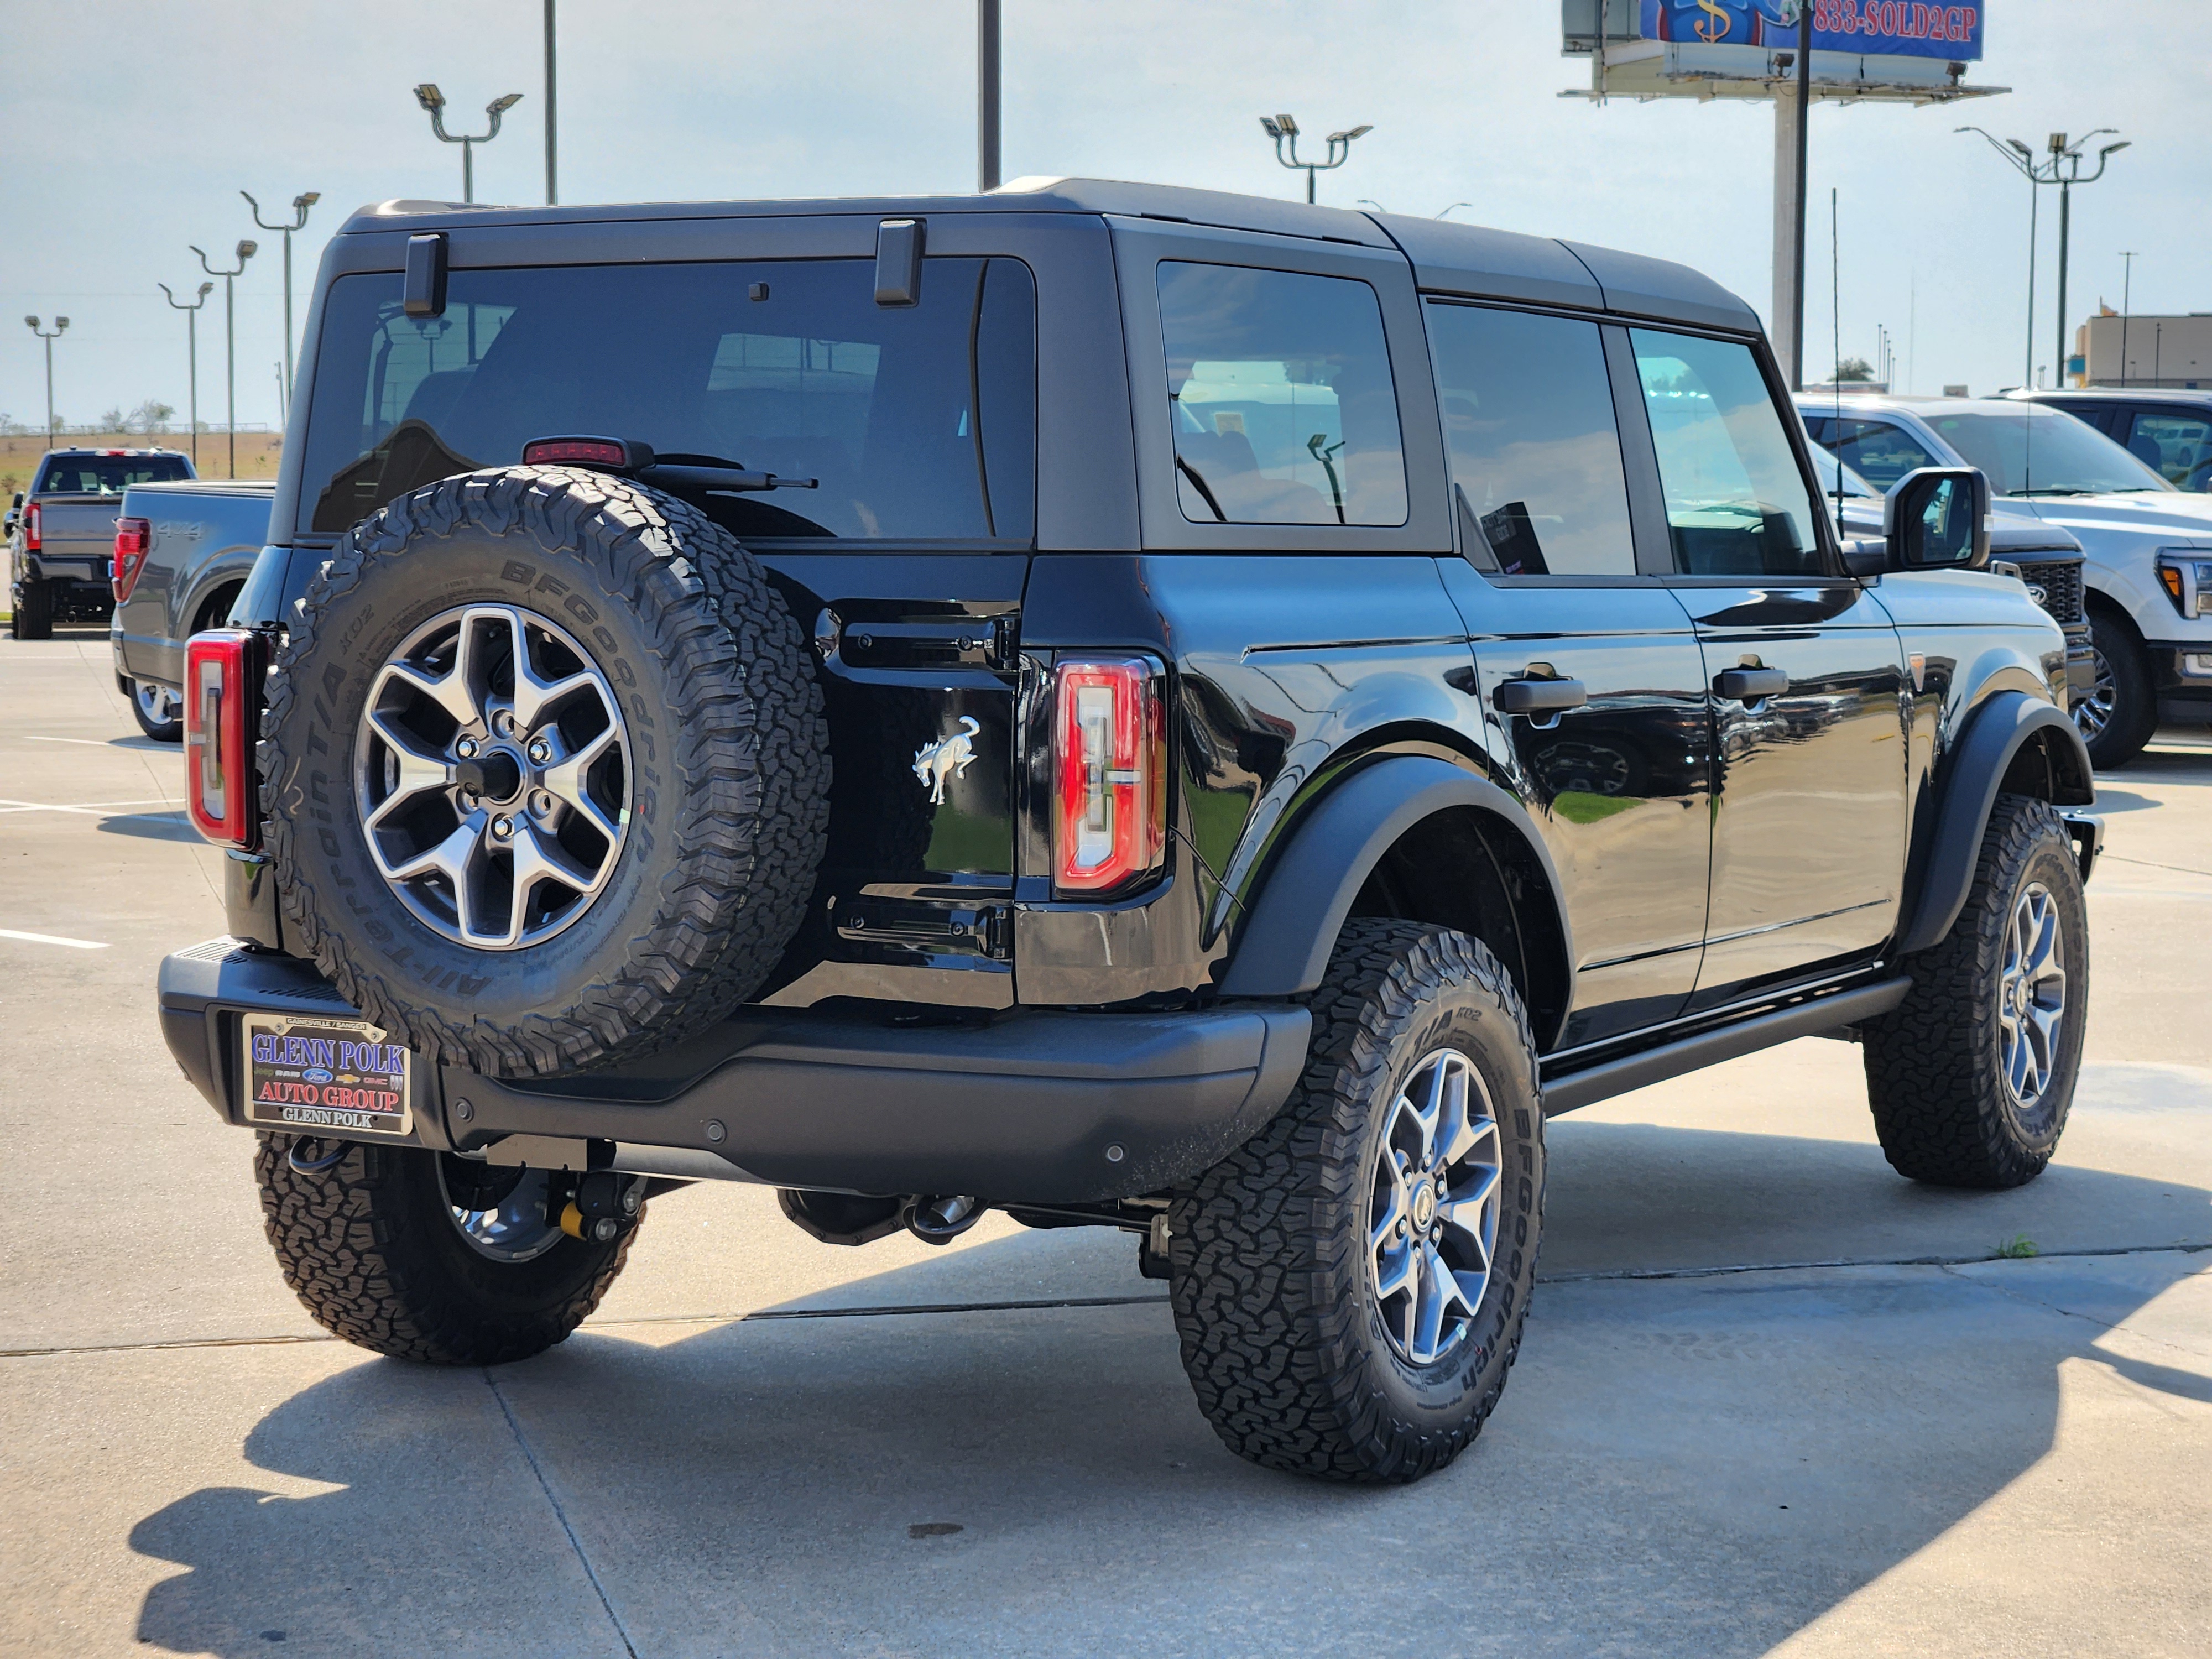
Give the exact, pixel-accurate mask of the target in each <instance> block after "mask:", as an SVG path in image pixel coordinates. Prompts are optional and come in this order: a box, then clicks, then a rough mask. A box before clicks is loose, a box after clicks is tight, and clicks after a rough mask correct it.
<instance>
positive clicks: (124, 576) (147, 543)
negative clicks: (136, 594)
mask: <svg viewBox="0 0 2212 1659" xmlns="http://www.w3.org/2000/svg"><path fill="white" fill-rule="evenodd" d="M153 550H154V526H153V524H152V523H151V522H150V521H149V520H145V519H118V520H116V521H115V568H114V571H113V573H112V574H111V575H110V576H109V578H108V583H107V585H108V586H110V587H112V588H113V589H114V590H115V602H116V604H118V605H120V604H122V603H123V601H124V600H125V599H129V598H130V597H131V589H132V588H134V587H136V586H138V573H139V572H140V571H142V570H143V569H144V568H146V556H147V554H149V553H150V552H152V551H153Z"/></svg>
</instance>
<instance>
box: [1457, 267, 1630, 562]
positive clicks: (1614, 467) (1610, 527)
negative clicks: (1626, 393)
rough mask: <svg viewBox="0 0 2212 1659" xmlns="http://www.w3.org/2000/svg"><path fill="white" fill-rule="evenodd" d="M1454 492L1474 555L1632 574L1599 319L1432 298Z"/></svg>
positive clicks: (1625, 493) (1624, 493)
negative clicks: (1593, 321)
mask: <svg viewBox="0 0 2212 1659" xmlns="http://www.w3.org/2000/svg"><path fill="white" fill-rule="evenodd" d="M1427 315H1428V324H1429V349H1430V351H1431V353H1432V354H1433V356H1434V357H1435V360H1436V372H1437V400H1438V402H1439V403H1440V404H1442V406H1443V422H1444V443H1445V446H1446V447H1447V449H1448V450H1449V453H1450V457H1451V475H1452V485H1453V495H1454V500H1455V504H1456V505H1457V506H1458V507H1459V511H1460V513H1461V526H1462V532H1464V533H1465V534H1466V536H1467V538H1468V543H1469V544H1470V550H1471V551H1473V552H1474V554H1475V556H1476V558H1477V562H1483V560H1482V558H1481V555H1482V554H1484V553H1485V552H1487V553H1488V554H1489V555H1490V556H1491V557H1490V562H1491V565H1492V568H1495V569H1496V570H1498V573H1499V574H1503V575H1509V576H1541V575H1553V576H1631V575H1633V574H1636V546H1635V541H1634V538H1633V537H1632V534H1631V533H1630V531H1629V527H1628V484H1627V481H1626V478H1625V477H1624V476H1623V475H1622V471H1621V465H1620V433H1619V431H1618V430H1617V429H1616V428H1615V427H1614V425H1613V385H1612V381H1611V380H1610V379H1609V378H1608V377H1607V374H1606V368H1605V345H1604V343H1603V341H1602V340H1601V338H1600V337H1599V335H1598V326H1597V325H1596V324H1595V323H1589V322H1580V321H1577V320H1574V319H1569V318H1565V317H1539V316H1534V315H1531V314H1529V313H1526V312H1517V311H1496V310H1492V309H1489V308H1487V307H1481V306H1468V305H1455V304H1452V303H1450V302H1449V301H1430V302H1429V306H1428V313H1427Z"/></svg>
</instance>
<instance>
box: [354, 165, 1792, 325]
mask: <svg viewBox="0 0 2212 1659" xmlns="http://www.w3.org/2000/svg"><path fill="white" fill-rule="evenodd" d="M932 213H936V214H954V213H962V214H964V213H1079V214H1091V215H1112V216H1123V217H1128V218H1153V219H1164V220H1170V221H1175V222H1183V223H1188V224H1194V225H1201V226H1210V227H1216V228H1221V229H1225V230H1241V231H1258V232H1261V233H1265V234H1273V235H1279V236H1302V237H1308V238H1312V239H1315V240H1324V241H1333V242H1349V243H1356V244H1358V245H1360V246H1368V247H1386V248H1387V247H1395V248H1396V249H1397V250H1398V251H1400V252H1402V253H1403V254H1404V255H1405V257H1406V258H1407V260H1409V261H1410V262H1411V263H1412V264H1413V271H1414V278H1415V281H1416V283H1418V284H1419V286H1420V287H1421V288H1423V289H1429V290H1431V291H1434V292H1439V293H1445V294H1458V295H1468V296H1469V297H1474V298H1482V299H1500V300H1516V301H1523V302H1526V303H1532V304H1539V305H1559V306H1573V307H1584V308H1587V309H1589V310H1592V311H1601V312H1610V313H1618V314H1620V315H1623V316H1629V317H1645V318H1652V319H1658V320H1662V321H1668V322H1678V323H1687V324H1691V325H1695V326H1700V327H1709V328H1720V329H1728V330H1732V331H1740V332H1746V333H1753V332H1757V331H1758V329H1759V318H1758V315H1757V313H1754V312H1753V310H1752V308H1751V307H1749V306H1747V305H1746V304H1745V303H1744V302H1743V301H1741V299H1739V298H1737V297H1736V296H1735V295H1733V294H1731V293H1729V291H1728V290H1727V289H1724V288H1723V287H1721V285H1720V284H1719V283H1716V282H1714V281H1713V280H1712V279H1711V277H1709V276H1705V275H1704V274H1703V273H1702V272H1699V271H1697V270H1692V269H1691V268H1690V267H1689V266H1687V265H1681V264H1674V263H1672V262H1671V261H1668V260H1664V259H1654V258H1648V257H1646V256H1644V255H1642V254H1637V253H1628V252H1621V251H1619V250H1617V249H1612V248H1601V247H1594V246H1589V244H1586V243H1581V242H1567V241H1562V240H1553V238H1550V237H1545V236H1529V235H1523V234H1517V233H1516V232H1512V231H1504V230H1492V229H1488V228H1484V227H1482V226H1479V225H1469V224H1460V223H1455V222H1451V221H1449V220H1438V219H1419V218H1413V217H1411V216H1407V215H1403V214H1395V213H1360V212H1355V211H1352V210H1350V209H1346V208H1333V207H1322V206H1318V205H1316V204H1312V203H1308V202H1293V201H1284V200H1280V199H1278V198H1275V197H1265V196H1244V195H1239V194H1236V193H1234V192H1231V191H1216V190H1194V189H1189V188H1187V187H1185V186H1182V185H1146V184H1133V183H1127V182H1124V181H1122V180H1119V179H1048V178H1037V179H1014V180H1013V181H1012V182H1011V183H1009V184H1006V185H1001V186H1000V188H999V189H997V190H994V191H987V192H984V193H981V194H975V195H945V196H877V197H793V198H787V199H781V200H759V201H744V202H645V203H617V204H595V205H580V206H563V207H487V206H481V205H477V206H471V205H469V204H463V203H456V202H424V201H410V200H396V201H390V202H381V203H377V204H372V205H370V206H368V207H364V208H362V209H360V210H357V211H356V213H355V214H354V215H353V216H351V217H350V218H349V219H348V220H347V221H346V222H345V224H344V226H343V228H341V230H340V232H339V234H341V235H349V234H355V235H357V234H372V233H380V234H390V233H392V232H395V231H400V232H421V231H431V230H453V229H460V228H466V227H471V226H482V225H495V224H529V225H562V224H576V225H582V224H607V223H620V222H625V221H629V222H639V221H655V220H678V219H727V218H769V217H775V218H791V217H805V216H817V215H839V216H878V217H896V216H921V215H927V214H932Z"/></svg>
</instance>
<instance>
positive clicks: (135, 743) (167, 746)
mask: <svg viewBox="0 0 2212 1659" xmlns="http://www.w3.org/2000/svg"><path fill="white" fill-rule="evenodd" d="M23 741H24V742H25V743H81V744H83V745H84V746H85V747H86V748H88V749H131V750H137V751H139V752H141V753H147V752H151V753H153V754H157V755H181V754H182V753H183V752H184V750H183V749H182V747H180V746H179V744H173V743H159V742H156V741H155V739H154V738H42V737H40V736H38V735H36V734H35V733H30V732H26V733H25V734H24V737H23Z"/></svg>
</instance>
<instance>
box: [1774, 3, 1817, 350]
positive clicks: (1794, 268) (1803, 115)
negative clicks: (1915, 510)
mask: <svg viewBox="0 0 2212 1659" xmlns="http://www.w3.org/2000/svg"><path fill="white" fill-rule="evenodd" d="M1812 39H1813V8H1812V7H1811V6H1810V5H1809V4H1808V5H1804V6H1801V7H1800V8H1799V9H1798V18H1797V62H1796V85H1795V86H1794V87H1793V88H1791V89H1790V92H1789V93H1787V94H1784V95H1782V96H1779V97H1777V98H1776V99H1775V100H1774V305H1773V308H1772V310H1771V313H1770V317H1771V320H1770V322H1769V324H1768V328H1767V331H1768V333H1769V334H1770V335H1771V337H1772V342H1773V346H1774V355H1775V357H1776V358H1777V360H1778V362H1780V364H1781V368H1782V372H1783V374H1784V375H1785V376H1786V377H1787V378H1788V380H1789V381H1790V390H1791V391H1793V392H1796V391H1802V389H1803V387H1804V384H1805V161H1806V149H1807V142H1808V137H1809V136H1810V135H1809V134H1808V131H1807V124H1808V116H1809V114H1810V112H1811V109H1812V104H1813V52H1812Z"/></svg>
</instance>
